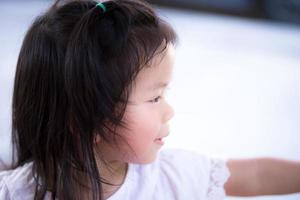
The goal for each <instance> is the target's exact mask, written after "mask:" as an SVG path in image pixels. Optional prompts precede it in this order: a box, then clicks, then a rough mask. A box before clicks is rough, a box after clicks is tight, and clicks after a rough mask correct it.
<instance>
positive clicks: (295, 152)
mask: <svg viewBox="0 0 300 200" xmlns="http://www.w3.org/2000/svg"><path fill="white" fill-rule="evenodd" d="M52 2H53V1H49V0H48V1H46V0H35V1H34V0H23V1H21V0H17V1H16V0H15V1H9V0H2V1H0V27H1V28H0V36H1V37H0V60H1V62H0V160H2V161H3V162H4V163H2V166H1V167H2V168H5V167H6V166H5V165H4V164H7V165H8V164H9V162H10V156H11V149H10V125H11V119H10V117H11V114H10V112H11V108H10V106H11V97H12V88H13V79H14V72H15V65H16V61H17V57H18V53H19V50H20V47H21V44H22V40H23V37H24V34H25V33H26V30H27V29H28V26H29V25H30V24H31V23H32V21H33V19H34V17H35V16H37V15H38V14H40V13H41V12H43V11H44V10H45V8H47V6H49V5H50V4H51V3H52ZM149 2H150V3H153V4H154V5H155V8H156V9H157V11H158V13H159V15H160V16H161V17H162V18H163V19H165V20H166V21H168V22H169V23H170V24H171V25H172V26H173V27H174V28H175V30H176V31H177V33H178V36H179V44H178V46H177V56H176V63H175V68H174V75H173V81H172V83H171V89H170V91H169V93H168V98H169V101H170V103H171V104H172V105H173V107H174V109H175V116H174V118H173V119H172V120H171V122H170V128H171V132H170V136H169V137H168V138H167V139H166V145H165V146H164V148H169V147H176V148H183V149H189V150H194V151H197V152H199V153H202V154H205V155H208V156H212V157H219V158H223V159H227V158H249V157H257V156H259V157H261V156H272V157H279V158H286V159H294V160H300V89H299V88H300V56H299V55H300V26H299V25H300V1H298V0H294V1H293V0H260V1H258V0H185V1H183V0H153V1H149ZM227 199H228V200H229V199H230V200H240V198H232V197H228V198H227ZM241 199H251V200H271V199H272V200H299V199H300V194H294V195H283V196H276V197H275V196H269V197H255V198H241Z"/></svg>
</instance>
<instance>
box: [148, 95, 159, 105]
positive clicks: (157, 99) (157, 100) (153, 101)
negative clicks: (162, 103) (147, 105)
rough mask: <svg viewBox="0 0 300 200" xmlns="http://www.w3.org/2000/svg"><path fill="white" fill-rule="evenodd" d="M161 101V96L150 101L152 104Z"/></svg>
mask: <svg viewBox="0 0 300 200" xmlns="http://www.w3.org/2000/svg"><path fill="white" fill-rule="evenodd" d="M160 99H161V96H158V97H155V98H154V99H152V100H150V102H151V103H158V102H159V100H160Z"/></svg>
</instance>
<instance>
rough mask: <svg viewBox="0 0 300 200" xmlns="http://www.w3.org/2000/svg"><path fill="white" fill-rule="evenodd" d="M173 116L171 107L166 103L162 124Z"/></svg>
mask: <svg viewBox="0 0 300 200" xmlns="http://www.w3.org/2000/svg"><path fill="white" fill-rule="evenodd" d="M173 116H174V109H173V107H172V106H171V105H170V104H168V103H167V102H166V108H165V113H164V123H166V122H168V121H169V120H170V119H171V118H172V117H173Z"/></svg>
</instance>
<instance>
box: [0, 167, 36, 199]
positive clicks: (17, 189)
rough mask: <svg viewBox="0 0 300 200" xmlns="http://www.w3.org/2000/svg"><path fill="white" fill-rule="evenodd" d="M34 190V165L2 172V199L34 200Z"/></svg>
mask: <svg viewBox="0 0 300 200" xmlns="http://www.w3.org/2000/svg"><path fill="white" fill-rule="evenodd" d="M34 190H35V180H34V177H33V175H32V163H26V164H25V165H23V166H20V167H18V168H16V169H13V170H5V171H0V199H33V195H34Z"/></svg>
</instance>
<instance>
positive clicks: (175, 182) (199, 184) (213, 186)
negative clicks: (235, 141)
mask: <svg viewBox="0 0 300 200" xmlns="http://www.w3.org/2000/svg"><path fill="white" fill-rule="evenodd" d="M31 167H32V163H27V164H25V165H23V166H21V167H18V168H17V169H15V170H9V171H2V172H0V200H2V199H5V200H9V199H14V200H31V199H33V196H34V189H35V182H34V179H33V177H32V172H31ZM229 175H230V174H229V170H228V168H227V166H226V164H225V161H223V160H219V159H210V158H208V157H206V156H203V155H200V154H198V153H194V152H190V151H186V150H178V149H165V150H162V151H160V152H159V154H158V157H157V159H156V160H155V162H153V163H151V164H146V165H140V164H129V165H128V171H127V174H126V177H125V180H124V183H123V185H122V186H121V187H120V188H119V190H118V191H117V192H116V193H114V194H113V195H112V196H111V197H110V198H109V199H108V200H133V199H139V200H187V199H188V200H221V199H224V198H225V191H224V183H225V182H226V181H227V179H228V178H229ZM50 196H51V194H50V192H48V193H47V195H46V197H45V200H48V199H50Z"/></svg>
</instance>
